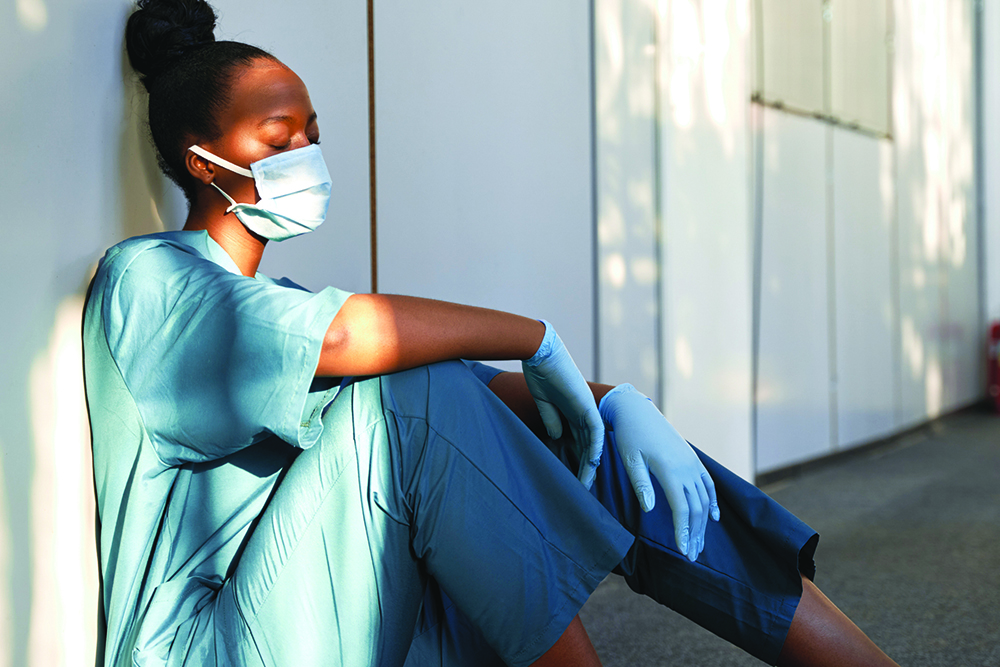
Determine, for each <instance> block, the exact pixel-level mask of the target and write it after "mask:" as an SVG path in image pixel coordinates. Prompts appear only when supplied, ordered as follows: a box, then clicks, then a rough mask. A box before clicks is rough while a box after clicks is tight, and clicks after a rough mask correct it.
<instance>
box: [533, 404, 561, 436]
mask: <svg viewBox="0 0 1000 667" xmlns="http://www.w3.org/2000/svg"><path fill="white" fill-rule="evenodd" d="M535 404H536V405H537V406H538V414H539V416H540V417H541V418H542V423H543V424H545V432H546V433H548V434H549V437H550V438H552V439H553V440H558V439H559V438H561V437H562V428H563V427H562V419H561V418H560V417H559V410H557V409H556V406H554V405H552V404H551V403H549V402H548V401H540V400H538V399H535Z"/></svg>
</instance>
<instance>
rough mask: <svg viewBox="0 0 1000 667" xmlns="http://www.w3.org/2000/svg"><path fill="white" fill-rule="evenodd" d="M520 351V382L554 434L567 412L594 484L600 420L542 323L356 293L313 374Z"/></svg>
mask: <svg viewBox="0 0 1000 667" xmlns="http://www.w3.org/2000/svg"><path fill="white" fill-rule="evenodd" d="M460 358H472V359H521V360H522V361H521V368H522V369H523V370H524V373H525V378H526V382H527V384H526V389H527V390H528V391H529V392H530V395H531V396H532V397H533V401H534V403H535V404H536V405H537V406H538V414H539V415H540V418H541V421H542V422H543V423H544V425H545V429H546V431H547V433H548V434H549V435H550V436H551V437H552V438H559V437H560V436H561V435H562V432H563V422H562V417H565V418H566V422H567V423H568V425H569V429H570V432H571V433H572V435H573V439H574V441H575V442H576V443H577V445H578V447H579V448H580V451H581V456H580V471H579V473H578V476H579V479H580V481H581V482H582V483H583V485H584V486H586V487H587V488H588V489H589V488H590V485H591V484H593V481H594V475H595V473H596V470H597V463H598V462H599V461H600V457H601V451H602V450H603V448H604V422H602V421H601V416H600V414H598V411H597V406H596V405H595V404H594V400H593V397H591V396H590V392H589V390H588V388H587V384H586V382H585V381H584V379H583V376H582V375H581V374H580V371H579V370H578V369H577V367H576V364H575V363H574V362H573V359H572V357H571V356H570V354H569V352H568V351H567V350H566V347H565V346H564V345H563V343H562V341H561V340H560V339H559V336H558V335H557V334H556V333H555V329H553V328H552V326H551V325H549V324H548V323H542V322H538V321H536V320H531V319H528V318H525V317H519V316H517V315H511V314H509V313H502V312H499V311H496V310H487V309H485V308H473V307H471V306H462V305H459V304H454V303H446V302H443V301H432V300H430V299H418V298H413V297H405V296H390V295H377V294H360V295H359V294H355V295H353V296H351V297H349V298H348V299H347V300H346V301H345V302H344V305H343V306H341V308H340V310H339V311H338V312H337V315H336V316H334V318H333V322H331V324H330V326H329V328H328V329H327V332H326V336H325V337H324V340H323V346H322V349H321V351H320V360H319V363H318V364H317V368H316V374H317V375H328V376H334V377H336V376H343V375H379V374H383V373H391V372H395V371H399V370H405V369H409V368H414V367H417V366H422V365H426V364H430V363H433V362H437V361H445V360H448V359H460Z"/></svg>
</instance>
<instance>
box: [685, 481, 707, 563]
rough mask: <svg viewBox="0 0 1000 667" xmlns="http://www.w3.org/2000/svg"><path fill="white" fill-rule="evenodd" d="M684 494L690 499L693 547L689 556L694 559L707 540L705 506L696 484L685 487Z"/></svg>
mask: <svg viewBox="0 0 1000 667" xmlns="http://www.w3.org/2000/svg"><path fill="white" fill-rule="evenodd" d="M684 496H685V497H686V498H687V501H688V526H689V527H690V537H689V540H690V544H691V548H690V549H688V554H687V557H688V559H689V560H691V561H694V560H695V559H697V558H698V553H699V552H700V551H701V548H702V545H703V543H704V540H705V532H704V529H703V526H704V523H703V519H704V518H705V506H704V505H703V504H702V502H701V498H700V497H699V495H698V490H697V487H696V485H691V486H687V487H685V489H684Z"/></svg>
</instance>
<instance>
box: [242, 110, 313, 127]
mask: <svg viewBox="0 0 1000 667" xmlns="http://www.w3.org/2000/svg"><path fill="white" fill-rule="evenodd" d="M317 118H318V116H317V115H316V112H315V111H313V112H312V113H311V114H309V118H307V119H306V125H309V124H310V123H312V122H313V121H315V120H316V119H317ZM292 120H294V118H292V117H291V116H270V117H268V118H265V119H264V120H262V121H260V122H259V123H258V124H257V127H264V126H265V125H270V124H271V123H283V122H288V121H292Z"/></svg>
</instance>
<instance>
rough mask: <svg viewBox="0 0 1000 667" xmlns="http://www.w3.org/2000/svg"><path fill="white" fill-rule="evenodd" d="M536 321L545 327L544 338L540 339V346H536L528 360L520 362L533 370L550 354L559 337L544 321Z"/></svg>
mask: <svg viewBox="0 0 1000 667" xmlns="http://www.w3.org/2000/svg"><path fill="white" fill-rule="evenodd" d="M538 321H539V322H541V323H542V324H544V325H545V336H544V337H543V338H542V344H541V345H539V346H538V350H537V351H536V352H535V353H534V354H533V355H531V357H530V358H529V359H525V360H524V361H522V362H521V363H523V364H525V365H526V366H530V367H532V368H535V367H536V366H538V365H539V364H541V363H542V362H543V361H545V360H546V359H548V357H549V355H550V354H552V348H553V347H555V344H556V341H557V340H559V336H558V335H557V334H556V330H555V328H553V326H552V325H551V324H549V323H548V322H547V321H546V320H538Z"/></svg>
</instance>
